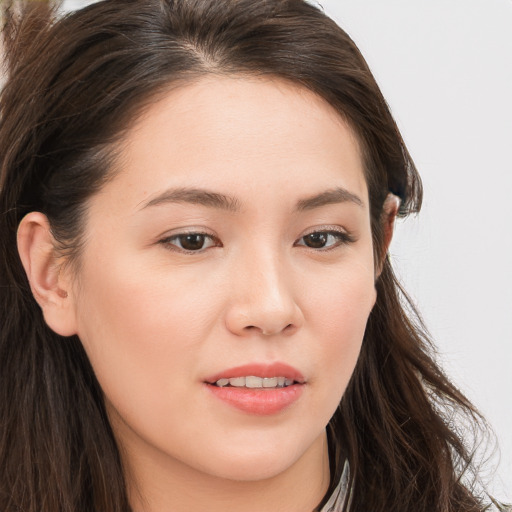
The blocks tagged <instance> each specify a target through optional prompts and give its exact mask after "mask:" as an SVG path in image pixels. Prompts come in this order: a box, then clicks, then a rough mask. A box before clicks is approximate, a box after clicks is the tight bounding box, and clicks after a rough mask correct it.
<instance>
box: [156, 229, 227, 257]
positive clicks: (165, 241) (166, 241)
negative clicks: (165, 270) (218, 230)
mask: <svg viewBox="0 0 512 512" xmlns="http://www.w3.org/2000/svg"><path fill="white" fill-rule="evenodd" d="M187 235H199V236H204V237H207V238H209V239H211V240H212V241H213V242H214V243H213V245H212V246H210V247H206V248H201V249H198V250H197V251H191V250H187V249H184V248H181V247H179V246H177V245H174V244H172V243H170V242H171V241H172V240H175V239H177V238H179V237H180V236H187ZM157 243H158V244H159V245H162V246H164V247H165V248H166V249H167V250H170V251H175V252H178V253H183V254H201V253H203V252H204V251H206V250H208V249H210V248H212V247H222V243H221V241H220V239H219V237H218V236H216V235H215V234H214V233H212V232H211V231H209V230H208V229H205V228H202V227H190V228H178V229H175V230H173V231H172V232H170V233H166V234H164V235H161V236H160V237H159V238H158V242H157Z"/></svg>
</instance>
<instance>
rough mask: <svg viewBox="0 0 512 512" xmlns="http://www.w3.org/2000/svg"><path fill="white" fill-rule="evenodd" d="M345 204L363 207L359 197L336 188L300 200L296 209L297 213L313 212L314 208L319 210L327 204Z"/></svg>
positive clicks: (343, 189)
mask: <svg viewBox="0 0 512 512" xmlns="http://www.w3.org/2000/svg"><path fill="white" fill-rule="evenodd" d="M346 202H350V203H354V204H356V205H358V206H361V207H364V203H363V201H362V200H361V198H360V197H359V196H357V195H355V194H353V193H352V192H349V191H348V190H347V189H345V188H342V187H336V188H333V189H330V190H326V191H325V192H321V193H320V194H316V195H314V196H311V197H306V198H305V199H301V200H300V201H298V203H297V207H296V209H297V211H300V212H301V211H306V210H313V209H315V208H320V207H322V206H326V205H329V204H338V203H346Z"/></svg>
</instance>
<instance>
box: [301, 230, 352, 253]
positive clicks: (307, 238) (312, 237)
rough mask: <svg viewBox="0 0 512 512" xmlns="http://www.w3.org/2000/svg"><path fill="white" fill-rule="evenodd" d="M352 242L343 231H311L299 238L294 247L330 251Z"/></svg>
mask: <svg viewBox="0 0 512 512" xmlns="http://www.w3.org/2000/svg"><path fill="white" fill-rule="evenodd" d="M353 241H354V240H353V238H352V237H351V236H350V235H349V234H348V233H344V232H343V231H334V230H329V231H313V232H312V233H309V234H308V235H304V236H303V237H302V238H299V239H298V240H297V241H296V242H295V245H302V246H305V247H309V248H310V249H332V248H334V247H338V246H339V245H342V244H348V243H350V242H353Z"/></svg>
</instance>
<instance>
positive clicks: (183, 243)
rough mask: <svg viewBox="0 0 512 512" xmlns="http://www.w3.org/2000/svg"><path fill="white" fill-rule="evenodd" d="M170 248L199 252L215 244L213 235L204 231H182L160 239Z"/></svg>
mask: <svg viewBox="0 0 512 512" xmlns="http://www.w3.org/2000/svg"><path fill="white" fill-rule="evenodd" d="M162 243H163V244H164V245H167V246H169V248H171V249H175V250H176V249H178V250H182V251H187V252H199V251H202V250H204V249H207V248H208V247H213V246H215V245H217V244H216V242H215V241H214V239H213V237H212V236H210V235H207V234H205V233H182V234H179V235H173V236H171V237H169V238H166V239H164V240H162Z"/></svg>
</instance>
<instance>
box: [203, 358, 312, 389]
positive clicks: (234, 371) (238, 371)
mask: <svg viewBox="0 0 512 512" xmlns="http://www.w3.org/2000/svg"><path fill="white" fill-rule="evenodd" d="M249 375H252V376H254V377H262V378H265V377H267V378H270V377H285V378H287V379H291V380H294V381H296V382H299V383H301V384H303V383H304V382H305V380H306V379H304V376H303V375H302V373H300V372H299V370H297V369H296V368H294V367H293V366H290V365H288V364H285V363H279V362H278V363H270V364H264V363H263V364H262V363H253V364H245V365H243V366H236V367H235V368H229V369H227V370H222V371H221V372H219V373H216V374H215V375H212V376H211V377H208V378H207V379H205V382H207V383H209V384H213V383H214V382H217V381H218V380H219V379H230V378H234V377H247V376H249Z"/></svg>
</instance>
